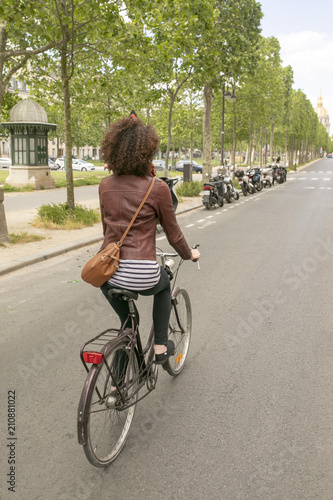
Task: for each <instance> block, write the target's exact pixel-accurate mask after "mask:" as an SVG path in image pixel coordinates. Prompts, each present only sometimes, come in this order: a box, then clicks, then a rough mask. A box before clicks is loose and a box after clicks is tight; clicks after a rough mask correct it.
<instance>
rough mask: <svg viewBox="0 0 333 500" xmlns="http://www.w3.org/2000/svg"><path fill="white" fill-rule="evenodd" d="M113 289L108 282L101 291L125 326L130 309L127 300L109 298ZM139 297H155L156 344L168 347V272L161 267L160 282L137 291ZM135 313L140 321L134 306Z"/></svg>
mask: <svg viewBox="0 0 333 500" xmlns="http://www.w3.org/2000/svg"><path fill="white" fill-rule="evenodd" d="M110 288H113V287H112V285H109V284H108V283H107V282H106V283H104V285H102V286H101V290H102V292H103V294H104V295H105V297H106V298H107V300H108V301H109V303H110V304H111V306H112V308H113V309H114V311H115V312H116V313H117V314H118V316H119V319H120V322H121V325H124V323H125V321H126V319H127V317H128V313H129V309H128V303H127V302H126V301H125V300H120V299H118V298H117V297H109V295H108V290H109V289H110ZM135 291H136V292H137V293H138V294H139V295H144V296H149V295H154V305H153V324H154V333H155V344H158V345H163V344H164V345H167V343H168V327H169V318H170V312H171V293H170V280H169V276H168V275H167V273H166V271H165V270H164V269H163V268H162V267H161V277H160V281H159V282H158V283H157V285H155V286H154V287H153V288H149V289H148V290H135ZM134 307H135V313H136V317H137V320H138V323H139V321H140V316H139V312H138V310H137V308H136V306H135V304H134ZM130 326H131V322H130V321H128V322H127V323H126V325H125V327H130Z"/></svg>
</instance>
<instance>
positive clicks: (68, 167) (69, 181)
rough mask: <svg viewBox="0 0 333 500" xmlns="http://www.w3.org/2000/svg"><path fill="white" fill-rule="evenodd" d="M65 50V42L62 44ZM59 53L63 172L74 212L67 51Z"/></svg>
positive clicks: (70, 205)
mask: <svg viewBox="0 0 333 500" xmlns="http://www.w3.org/2000/svg"><path fill="white" fill-rule="evenodd" d="M64 47H66V48H67V41H66V43H65V44H64ZM66 48H64V49H63V50H62V51H61V55H60V60H61V81H62V93H63V99H64V125H65V171H66V185H67V203H68V208H69V209H70V210H75V201H74V186H73V169H72V127H71V102H70V91H69V78H68V71H67V50H66Z"/></svg>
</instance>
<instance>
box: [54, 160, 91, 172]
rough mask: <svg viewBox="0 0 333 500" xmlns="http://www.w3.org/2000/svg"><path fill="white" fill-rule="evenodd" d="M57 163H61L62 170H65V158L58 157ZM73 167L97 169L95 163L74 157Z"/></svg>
mask: <svg viewBox="0 0 333 500" xmlns="http://www.w3.org/2000/svg"><path fill="white" fill-rule="evenodd" d="M56 163H57V164H58V165H60V168H61V170H65V158H57V159H56ZM72 169H73V170H81V171H82V172H86V171H87V170H95V165H94V164H93V163H88V162H86V161H84V160H78V159H76V158H72Z"/></svg>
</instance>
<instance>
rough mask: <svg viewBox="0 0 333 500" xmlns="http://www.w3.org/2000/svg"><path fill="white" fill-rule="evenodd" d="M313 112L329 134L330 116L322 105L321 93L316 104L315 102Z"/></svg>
mask: <svg viewBox="0 0 333 500" xmlns="http://www.w3.org/2000/svg"><path fill="white" fill-rule="evenodd" d="M315 112H316V113H317V115H318V119H319V121H320V123H322V124H323V125H324V127H325V128H326V131H327V133H328V135H330V117H329V115H328V112H327V111H326V109H325V108H324V106H323V98H322V97H321V94H320V96H319V98H318V104H317V107H316V108H315Z"/></svg>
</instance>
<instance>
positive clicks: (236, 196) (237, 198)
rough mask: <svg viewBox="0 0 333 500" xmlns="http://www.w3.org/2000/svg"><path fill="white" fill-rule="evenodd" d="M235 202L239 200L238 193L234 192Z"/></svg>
mask: <svg viewBox="0 0 333 500" xmlns="http://www.w3.org/2000/svg"><path fill="white" fill-rule="evenodd" d="M235 200H239V192H238V191H236V190H235Z"/></svg>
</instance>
